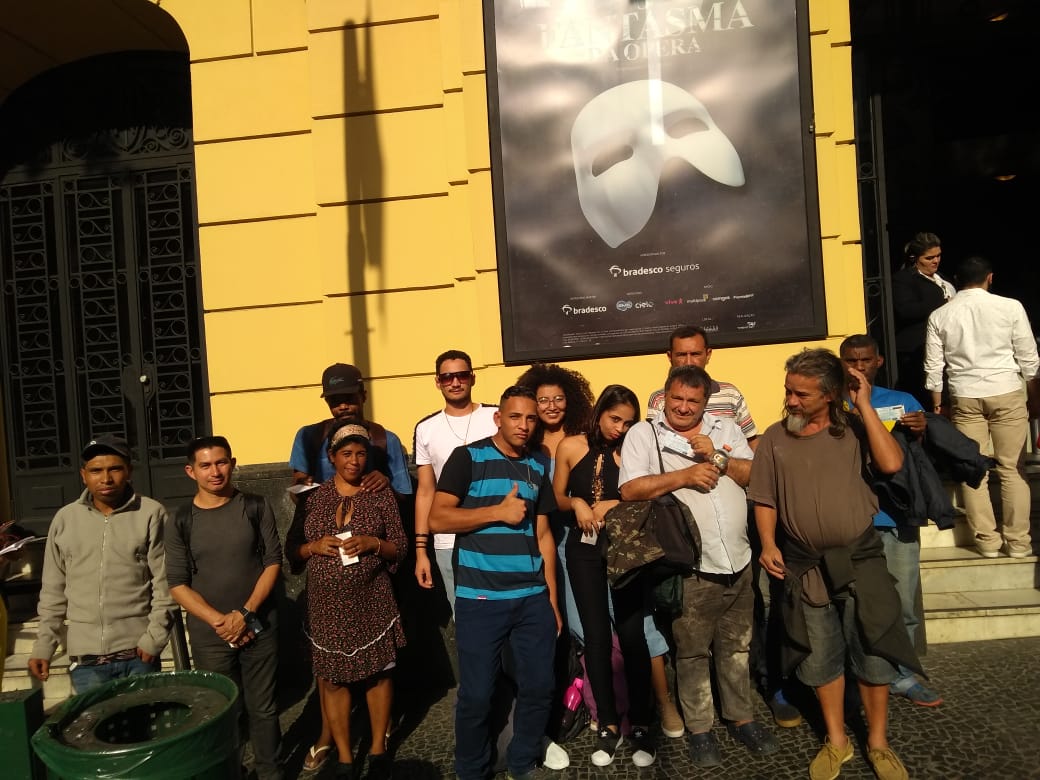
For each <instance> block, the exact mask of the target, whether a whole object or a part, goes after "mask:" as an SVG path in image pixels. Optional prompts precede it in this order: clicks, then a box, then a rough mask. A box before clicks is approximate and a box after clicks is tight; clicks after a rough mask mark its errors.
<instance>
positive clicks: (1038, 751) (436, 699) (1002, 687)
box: [282, 638, 1040, 780]
mask: <svg viewBox="0 0 1040 780" xmlns="http://www.w3.org/2000/svg"><path fill="white" fill-rule="evenodd" d="M924 662H925V667H926V669H927V670H928V671H929V673H930V675H931V681H930V683H929V684H930V685H931V686H932V687H933V688H934V689H935V690H937V691H938V692H939V693H940V694H942V696H943V698H944V700H945V701H944V703H943V704H942V705H941V706H939V707H933V708H928V707H921V706H918V705H915V704H912V703H911V702H909V701H907V700H906V699H902V698H894V697H893V698H892V699H891V700H890V708H889V717H890V722H889V740H890V742H891V744H892V747H893V749H894V750H895V751H896V752H897V754H898V755H899V757H900V758H901V759H902V760H903V763H904V764H906V767H907V769H908V771H909V773H910V777H912V778H915V779H916V780H932V779H933V778H934V779H935V780H983V779H986V780H990V779H993V778H996V779H1003V778H1015V779H1016V780H1017V778H1030V777H1040V767H1038V756H1040V638H1024V639H1003V640H993V641H986V642H967V643H958V644H946V645H933V646H932V647H931V648H930V649H929V651H928V655H927V656H926V658H925V659H924ZM400 674H401V679H400V680H399V682H398V684H397V702H398V705H399V708H398V709H399V717H400V720H401V725H400V726H399V728H398V731H397V732H396V734H395V737H394V740H393V745H394V750H395V754H396V763H395V770H394V777H395V778H398V779H399V780H403V779H407V778H415V779H416V780H432V779H433V778H441V777H445V778H447V777H452V776H453V775H454V772H453V769H452V760H453V756H452V751H453V748H454V723H453V714H452V703H453V701H454V695H453V694H454V690H453V689H447V690H445V689H443V687H442V689H441V690H437V689H435V688H433V687H431V686H429V685H424V684H423V678H422V677H421V675H415V674H411V675H409V674H408V672H407V670H405V669H403V668H402V669H401V670H400ZM807 701H808V706H806V707H805V708H804V709H805V714H806V715H807V721H806V723H804V724H803V725H801V726H799V727H797V728H793V729H782V728H779V727H776V726H775V725H773V723H772V719H771V717H770V714H769V710H768V708H767V707H766V705H765V703H764V702H763V701H762V700H761V699H759V698H758V697H756V712H755V717H756V718H758V719H759V720H761V721H762V722H763V723H765V724H767V725H768V726H769V728H770V729H771V730H772V732H773V733H774V734H775V735H776V736H777V738H778V739H779V741H780V744H781V745H782V749H781V750H780V752H778V753H776V754H774V755H771V756H767V757H764V758H753V757H752V756H750V755H749V754H748V753H747V751H746V749H745V748H744V747H743V746H742V745H740V744H738V743H737V742H735V741H734V740H732V739H731V738H730V737H729V735H728V734H727V733H726V730H725V728H724V727H723V726H722V725H716V727H715V734H716V736H717V737H718V739H719V744H720V745H721V747H722V758H723V765H722V766H721V767H717V768H715V769H712V770H708V771H705V770H700V769H697V768H696V767H694V766H693V764H692V763H691V762H690V759H689V757H688V755H687V754H686V747H685V740H683V739H668V738H666V737H664V736H663V735H661V736H659V740H658V752H657V762H656V763H655V764H654V765H653V766H651V767H648V768H645V769H640V768H637V767H636V766H634V765H633V764H632V761H631V750H630V749H629V748H628V747H627V746H625V747H623V748H621V749H620V750H619V751H618V755H617V758H616V759H615V761H614V763H613V764H612V765H611V766H609V767H605V768H599V767H594V766H593V765H592V764H591V763H590V761H589V756H590V754H591V752H592V746H593V742H594V735H593V734H592V732H590V731H585V732H583V733H582V734H581V735H580V736H579V737H577V738H575V739H574V740H572V741H571V742H569V743H568V744H567V745H565V747H566V749H567V750H568V752H569V753H570V757H571V766H570V767H569V768H568V769H565V770H563V771H560V772H558V773H555V774H556V776H557V777H558V778H559V780H591V779H592V778H596V780H602V779H603V778H610V779H611V780H629V778H632V779H636V778H639V779H643V778H663V779H670V778H675V779H676V780H679V779H680V778H683V779H685V778H692V777H705V778H708V777H710V778H712V780H786V779H787V778H792V779H793V778H799V780H804V778H805V777H807V776H808V766H809V762H810V761H811V760H812V758H813V756H815V754H816V751H817V750H818V749H819V746H820V744H821V739H822V737H821V736H820V733H819V732H818V731H817V729H819V728H821V726H820V719H819V714H818V711H812V709H811V708H812V707H814V704H813V700H812V698H811V696H810V697H809V699H808V700H807ZM288 704H289V706H288V708H287V709H286V710H285V712H284V713H283V716H282V724H283V730H284V732H285V735H286V740H285V744H286V747H287V748H289V749H290V750H291V752H290V755H289V759H288V763H287V767H286V768H287V777H296V776H298V775H299V772H300V766H301V764H302V762H303V755H304V752H305V751H306V749H307V747H308V746H310V744H311V743H312V741H313V739H314V738H315V737H316V736H317V734H318V730H319V721H318V708H317V697H316V694H314V692H313V689H312V690H310V691H302V692H300V693H299V694H298V695H297V697H296V700H295V701H293V702H289V703H288ZM364 717H365V716H364V713H363V712H356V713H355V717H354V719H353V722H354V724H355V729H356V730H357V731H359V732H361V731H364V730H365V729H366V727H365V726H364ZM850 720H851V721H853V726H852V727H851V729H850V734H852V738H853V739H854V740H855V746H856V756H855V758H853V760H852V761H850V762H849V763H848V764H846V765H845V766H844V767H843V769H842V773H841V777H842V778H844V779H845V780H860V779H862V780H871V779H873V778H874V777H875V775H874V772H873V770H872V769H871V768H870V765H869V764H868V762H867V760H866V749H865V738H866V736H865V731H864V727H863V724H862V718H861V717H859V716H853V717H851V718H850ZM365 742H366V740H365V739H364V738H362V739H361V745H360V749H361V751H362V752H363V751H364V745H365ZM332 770H333V762H332V761H330V762H329V763H328V764H327V765H326V767H325V768H324V769H323V771H322V772H321V773H320V774H315V775H312V777H318V778H326V777H332V774H333V772H332ZM504 778H505V775H504V774H502V775H500V776H499V778H498V780H504Z"/></svg>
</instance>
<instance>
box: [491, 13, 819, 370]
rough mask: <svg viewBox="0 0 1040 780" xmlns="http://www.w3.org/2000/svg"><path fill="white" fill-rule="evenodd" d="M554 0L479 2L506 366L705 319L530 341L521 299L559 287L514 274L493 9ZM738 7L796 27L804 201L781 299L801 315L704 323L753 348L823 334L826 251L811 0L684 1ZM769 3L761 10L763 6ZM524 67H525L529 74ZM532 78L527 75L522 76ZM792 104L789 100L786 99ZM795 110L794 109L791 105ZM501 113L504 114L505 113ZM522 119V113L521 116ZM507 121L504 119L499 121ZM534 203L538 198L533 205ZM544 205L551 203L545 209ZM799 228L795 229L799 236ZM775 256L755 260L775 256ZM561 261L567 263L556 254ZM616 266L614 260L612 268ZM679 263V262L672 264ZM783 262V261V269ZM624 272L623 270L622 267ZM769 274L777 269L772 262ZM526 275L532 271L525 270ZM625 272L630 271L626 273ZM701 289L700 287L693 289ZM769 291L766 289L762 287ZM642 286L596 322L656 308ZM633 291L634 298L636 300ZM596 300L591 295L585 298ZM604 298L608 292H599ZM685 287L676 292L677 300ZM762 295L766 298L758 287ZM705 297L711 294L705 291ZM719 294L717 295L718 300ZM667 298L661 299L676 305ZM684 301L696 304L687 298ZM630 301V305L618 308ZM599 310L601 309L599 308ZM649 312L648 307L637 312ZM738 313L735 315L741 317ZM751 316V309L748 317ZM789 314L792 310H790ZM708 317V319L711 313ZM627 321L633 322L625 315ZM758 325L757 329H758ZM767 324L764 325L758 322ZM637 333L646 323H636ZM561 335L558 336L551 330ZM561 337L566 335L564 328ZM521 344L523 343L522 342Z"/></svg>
mask: <svg viewBox="0 0 1040 780" xmlns="http://www.w3.org/2000/svg"><path fill="white" fill-rule="evenodd" d="M552 2H558V0H493V1H489V2H486V3H484V4H483V8H484V37H485V57H486V76H487V104H488V117H489V138H490V146H491V149H490V153H491V154H490V158H491V183H492V199H493V209H494V230H495V248H496V259H497V273H498V282H499V298H500V314H501V327H502V351H503V358H504V361H505V363H506V364H509V365H517V364H524V363H531V362H535V361H555V360H575V359H585V358H602V357H615V356H626V355H641V354H651V353H660V352H662V351H663V350H664V348H665V342H666V340H667V336H666V333H667V332H668V331H670V330H671V329H672V328H673V327H677V326H678V325H680V324H702V323H701V322H699V321H697V320H696V318H693V319H692V321H691V319H690V318H689V317H684V316H683V314H684V312H679V311H678V310H674V311H669V312H668V314H667V315H665V316H663V317H661V318H659V319H660V322H657V323H656V326H655V327H656V332H653V333H650V332H647V333H646V334H645V335H640V334H636V335H632V336H627V337H625V338H622V339H612V338H609V337H603V338H598V339H595V340H590V341H586V342H583V343H574V344H564V343H562V342H561V341H560V340H556V341H553V339H548V338H542V337H541V336H536V337H534V338H533V339H532V338H531V336H530V334H531V333H532V332H533V331H538V330H539V329H541V330H544V329H545V328H546V317H544V316H543V315H542V314H541V313H539V312H537V311H533V310H531V309H529V308H528V306H527V305H526V301H531V302H532V303H533V304H535V306H537V305H539V299H544V298H545V297H546V295H547V294H551V293H552V292H553V291H554V290H555V289H557V288H558V282H559V280H558V279H556V278H551V275H545V278H544V279H542V283H541V287H536V288H533V287H532V286H531V285H530V284H529V283H525V282H524V281H522V280H521V279H519V278H518V276H519V274H518V269H519V268H520V263H521V261H519V260H518V258H517V252H516V244H515V238H516V236H517V235H518V234H519V231H520V230H521V227H520V226H518V225H517V224H516V220H513V221H511V218H510V216H509V214H508V213H507V207H506V202H507V195H508V194H510V192H509V189H510V184H511V183H510V182H509V181H507V176H506V173H505V171H506V166H504V165H503V160H504V132H503V131H504V130H505V131H506V133H508V131H509V130H510V127H509V122H510V119H511V117H510V116H509V113H508V112H503V107H502V94H501V89H500V78H501V74H502V71H501V69H500V63H499V57H498V52H499V49H500V47H501V44H502V39H501V38H500V35H501V34H503V32H502V31H501V30H499V29H497V27H496V13H497V9H500V8H501V7H504V6H511V7H517V6H522V5H524V4H525V3H526V4H529V6H533V7H538V6H545V7H548V6H549V5H550V4H551V3H552ZM734 4H735V5H736V6H737V7H739V8H740V9H741V10H743V9H744V8H754V13H758V14H766V13H769V12H770V10H769V9H773V8H776V7H781V8H782V9H783V10H784V12H785V13H788V14H790V13H792V12H793V14H794V19H795V22H794V26H795V31H796V39H797V41H796V55H795V56H796V59H797V77H796V81H797V87H796V88H797V121H798V128H797V135H798V142H800V145H801V149H800V154H801V162H802V164H801V166H800V168H801V171H800V173H801V175H800V177H797V176H794V175H791V176H790V177H789V180H788V181H786V182H785V185H791V186H795V180H796V179H797V178H800V181H799V182H798V183H797V186H800V192H798V193H797V194H799V195H800V196H801V197H802V199H803V201H804V244H803V245H802V246H801V247H800V249H801V250H802V252H801V253H800V254H799V255H798V256H797V257H792V258H787V261H788V263H790V264H792V265H799V267H800V281H799V283H798V284H797V286H796V287H794V288H793V289H792V290H791V291H789V292H791V293H792V296H791V297H789V298H787V299H785V300H787V301H789V303H786V304H784V305H785V307H786V309H788V310H790V311H792V312H794V311H798V312H799V314H798V315H797V316H798V317H799V320H798V321H797V322H794V323H778V324H776V325H775V326H770V324H769V323H768V322H766V323H756V322H755V321H751V322H750V327H749V328H748V327H741V326H738V327H714V328H713V327H712V326H710V325H709V326H707V327H706V330H707V331H709V332H710V339H711V344H712V346H713V347H734V346H750V345H755V344H770V343H786V342H792V341H799V340H812V339H819V338H822V337H824V336H825V335H826V333H827V317H826V306H825V292H824V277H823V252H822V243H821V227H820V215H819V191H818V182H817V166H816V138H815V123H814V116H813V99H812V97H813V95H812V70H811V59H810V32H809V20H808V0H721V2H720V1H719V0H690V2H689V3H687V4H686V5H687V6H690V7H693V6H697V7H701V8H703V9H707V11H708V12H711V8H712V7H713V6H720V7H721V6H723V5H728V6H731V7H732V6H733V5H734ZM630 5H631V6H632V7H633V8H635V9H637V10H638V9H640V8H645V6H646V0H632V2H631V3H630ZM763 9H766V10H763ZM524 65H525V68H528V70H529V69H530V68H532V67H533V68H537V66H538V63H527V62H525V63H524ZM544 72H545V73H546V74H548V75H549V78H546V79H545V83H544V84H542V85H541V86H542V88H543V89H550V88H554V87H555V86H556V85H555V84H554V78H553V69H552V68H551V67H548V68H546V69H545V71H544ZM527 73H528V71H525V74H527ZM525 78H526V79H527V80H528V81H530V80H531V77H530V75H525ZM791 103H792V105H793V103H794V101H793V100H792V101H791ZM792 113H793V108H792ZM504 117H505V118H504ZM521 118H522V117H521ZM504 121H505V122H506V125H503V122H504ZM535 205H536V206H537V203H536V204H535ZM547 208H548V207H547ZM800 238H801V234H799V239H800ZM773 259H774V256H773V255H770V256H769V258H767V259H765V260H763V261H759V262H772V261H773ZM745 260H746V258H743V257H742V256H741V246H740V244H739V242H735V243H734V245H733V247H732V259H729V258H726V259H725V262H726V263H730V262H732V263H735V264H739V263H741V262H743V261H745ZM560 262H566V261H565V260H563V259H561V261H560ZM612 267H616V266H612ZM677 267H679V268H682V267H684V266H677ZM781 268H782V267H781ZM624 270H626V271H627V269H624ZM754 270H755V269H753V268H752V269H749V270H748V271H747V272H746V273H747V275H748V277H751V278H753V277H752V274H753V272H754ZM770 270H771V272H773V273H775V267H772V268H771V269H770ZM527 273H528V275H530V272H529V271H528V272H527ZM626 276H627V273H626ZM698 292H699V291H698ZM764 292H765V293H768V290H767V291H764ZM518 294H524V295H527V296H531V297H529V298H526V299H525V305H522V306H518V305H517V303H516V300H515V297H514V296H516V295H518ZM642 294H643V293H641V292H633V293H632V294H630V295H626V294H622V297H621V298H619V299H618V300H617V301H616V303H615V302H613V301H608V300H603V301H596V302H595V303H597V304H598V303H602V304H604V305H603V307H602V308H604V309H605V310H606V312H605V313H606V315H607V316H606V317H603V318H602V319H604V320H605V324H606V328H601V330H600V331H599V332H601V333H605V334H608V333H611V332H620V331H612V330H611V329H610V319H609V318H611V317H613V318H614V320H618V321H619V320H621V319H623V318H624V317H628V316H630V313H631V311H632V309H633V307H635V308H637V309H638V307H640V306H645V307H647V308H652V307H654V306H657V307H659V308H660V299H659V298H658V301H653V300H651V298H650V297H649V296H647V297H644V298H640V297H639V296H640V295H642ZM633 296H635V298H634V299H633ZM589 297H592V298H595V297H596V296H589ZM601 297H603V298H606V296H601ZM681 298H682V293H681V292H680V294H679V299H680V300H679V302H680V303H681V302H682V301H681ZM759 298H760V300H761V299H763V298H768V295H763V291H760V292H759ZM704 299H705V300H708V295H707V294H705V295H704ZM719 300H721V299H719ZM673 302H674V300H667V301H665V303H673ZM686 302H687V303H693V302H699V301H691V300H689V299H687V300H686ZM607 304H613V305H607ZM623 305H624V306H627V308H623ZM579 306H580V304H575V307H572V309H571V311H576V310H577V311H580V309H578V308H576V307H579ZM597 311H598V309H597ZM638 313H641V314H649V312H638ZM738 316H739V315H738ZM747 316H749V317H753V316H754V315H747ZM792 316H793V315H792ZM709 319H710V318H709ZM627 322H631V320H627ZM756 324H757V325H758V327H756ZM763 325H764V326H763ZM639 330H640V331H642V330H643V329H639ZM554 335H560V334H554ZM564 335H565V334H564ZM521 342H523V343H521Z"/></svg>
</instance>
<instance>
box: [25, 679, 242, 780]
mask: <svg viewBox="0 0 1040 780" xmlns="http://www.w3.org/2000/svg"><path fill="white" fill-rule="evenodd" d="M237 698H238V689H237V688H236V687H235V684H234V683H233V682H232V681H231V680H229V679H228V678H227V677H224V676H223V675H220V674H214V673H212V672H191V671H187V672H171V673H160V674H145V675H139V676H137V677H127V678H125V679H121V680H114V681H112V682H110V683H108V684H106V685H103V686H101V687H100V688H96V689H94V690H92V691H88V692H87V693H84V694H82V695H81V696H75V697H73V698H71V699H69V700H68V701H66V702H65V703H64V704H62V705H61V706H60V707H58V709H57V710H56V711H55V712H54V714H53V715H51V717H49V718H48V719H47V720H46V721H44V724H43V725H42V726H41V727H40V728H39V729H38V730H37V731H36V733H35V734H33V737H32V746H33V750H34V751H36V755H38V756H39V757H40V759H41V760H42V761H43V763H44V764H46V765H47V768H48V769H49V770H50V771H49V773H48V777H50V778H57V779H58V780H87V778H91V779H93V780H97V779H98V778H117V777H118V778H134V780H227V778H230V777H238V774H239V763H238V760H239V758H238V722H237V721H238V717H237V707H236V699H237Z"/></svg>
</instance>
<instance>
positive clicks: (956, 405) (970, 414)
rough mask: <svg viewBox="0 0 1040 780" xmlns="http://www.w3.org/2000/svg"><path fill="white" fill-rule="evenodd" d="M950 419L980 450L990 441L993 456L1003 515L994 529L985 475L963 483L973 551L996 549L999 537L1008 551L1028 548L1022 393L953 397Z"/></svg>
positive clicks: (985, 449)
mask: <svg viewBox="0 0 1040 780" xmlns="http://www.w3.org/2000/svg"><path fill="white" fill-rule="evenodd" d="M953 423H954V425H956V426H957V430H959V431H960V432H961V433H963V434H964V435H965V436H967V437H968V438H970V439H974V440H975V441H976V442H978V444H979V449H981V450H982V452H983V453H985V454H988V453H990V446H989V443H990V442H991V441H992V443H993V446H992V455H993V457H994V458H996V461H997V468H996V472H997V477H998V478H999V479H1000V503H1001V508H1002V517H1003V522H1002V528H1001V530H1000V531H998V530H997V521H996V518H995V517H994V514H993V503H992V502H991V501H990V496H989V478H988V475H987V476H986V477H984V478H983V480H982V484H981V485H979V487H978V488H977V489H975V490H972V489H971V488H969V487H968V486H966V485H965V487H964V508H965V509H966V510H967V511H968V524H969V525H970V526H971V529H972V531H974V533H975V543H976V544H977V545H978V547H979V550H982V551H983V552H991V551H996V550H999V549H1000V547H1001V544H1002V541H1006V542H1007V546H1008V550H1009V551H1010V552H1025V553H1030V552H1031V547H1030V542H1029V505H1030V495H1029V483H1028V482H1027V481H1026V474H1025V468H1024V467H1023V464H1022V457H1023V455H1024V454H1025V446H1026V440H1027V439H1028V438H1029V415H1028V413H1027V412H1026V396H1025V393H1024V392H1023V391H1018V392H1014V393H1007V394H1005V395H997V396H993V397H991V398H954V399H953ZM1002 535H1003V540H1002V539H1001V536H1002Z"/></svg>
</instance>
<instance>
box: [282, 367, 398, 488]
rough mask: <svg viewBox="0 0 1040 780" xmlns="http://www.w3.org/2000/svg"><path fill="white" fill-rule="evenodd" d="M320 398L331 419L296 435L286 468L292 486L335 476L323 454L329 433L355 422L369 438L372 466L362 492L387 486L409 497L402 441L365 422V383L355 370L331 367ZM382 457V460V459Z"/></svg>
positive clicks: (310, 426)
mask: <svg viewBox="0 0 1040 780" xmlns="http://www.w3.org/2000/svg"><path fill="white" fill-rule="evenodd" d="M321 397H322V398H324V399H325V403H327V404H328V405H329V411H330V412H332V417H331V418H330V419H328V420H322V421H321V422H316V423H314V424H312V425H305V426H303V427H302V428H300V430H299V431H297V433H296V438H295V440H293V446H292V453H291V454H290V455H289V466H290V468H292V470H293V484H294V485H318V484H321V483H322V482H324V481H325V480H327V479H330V478H331V477H332V475H333V473H334V469H333V468H332V464H331V463H330V462H329V459H328V456H327V455H326V452H327V451H328V446H329V443H328V438H329V430H331V428H332V426H333V425H334V424H335V423H336V422H337V421H338V420H345V419H347V418H354V419H355V420H357V421H358V422H360V423H362V424H364V425H365V426H366V427H367V428H368V429H369V431H370V432H371V434H372V447H373V450H374V454H375V456H376V457H375V458H374V460H375V463H374V464H373V465H374V467H373V468H372V470H371V471H370V472H369V473H368V474H366V475H365V478H364V479H363V480H362V482H361V484H362V487H364V489H365V490H382V489H383V488H384V487H386V485H387V481H388V480H389V484H390V486H391V487H393V489H394V492H395V493H397V494H398V495H401V496H409V495H411V494H412V479H411V477H410V476H409V475H408V462H407V459H406V457H405V452H404V447H403V446H402V445H401V439H400V438H398V436H397V434H396V433H394V432H393V431H388V430H387V429H386V428H384V427H383V426H382V425H380V424H379V423H376V422H372V421H370V420H365V399H366V398H367V396H366V394H365V385H364V381H363V380H362V378H361V372H360V371H358V369H357V367H356V366H352V365H350V364H348V363H334V364H333V365H331V366H329V367H328V368H326V369H325V371H324V373H322V375H321ZM384 455H385V457H384Z"/></svg>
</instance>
